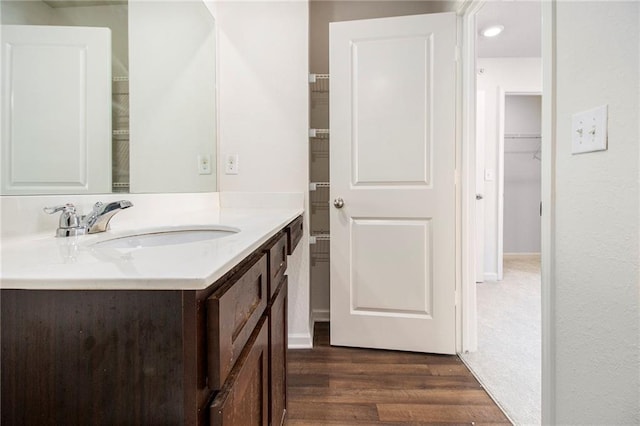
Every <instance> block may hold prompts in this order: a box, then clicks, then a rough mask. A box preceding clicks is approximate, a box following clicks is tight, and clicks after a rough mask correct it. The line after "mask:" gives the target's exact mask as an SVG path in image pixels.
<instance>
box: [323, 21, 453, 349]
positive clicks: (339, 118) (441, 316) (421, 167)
mask: <svg viewBox="0 0 640 426" xmlns="http://www.w3.org/2000/svg"><path fill="white" fill-rule="evenodd" d="M330 39H331V40H330V74H331V97H330V123H331V124H330V127H331V137H330V140H331V142H330V144H331V145H330V152H331V153H330V155H331V197H332V200H333V199H338V198H341V199H342V200H343V201H344V205H343V207H341V208H337V207H336V208H334V207H331V216H330V219H331V344H332V345H341V346H358V347H368V348H383V349H398V350H407V351H419V352H434V353H447V354H453V353H455V277H456V265H455V247H456V245H455V238H456V234H455V231H456V229H455V216H456V209H455V136H456V133H455V113H456V110H455V94H456V63H455V56H456V55H455V44H456V17H455V15H454V14H452V13H446V14H431V15H417V16H405V17H398V18H383V19H371V20H362V21H351V22H339V23H332V24H331V25H330ZM337 204H338V206H339V205H340V203H337Z"/></svg>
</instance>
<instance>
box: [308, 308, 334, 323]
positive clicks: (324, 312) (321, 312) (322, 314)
mask: <svg viewBox="0 0 640 426" xmlns="http://www.w3.org/2000/svg"><path fill="white" fill-rule="evenodd" d="M330 319H331V316H330V314H329V310H328V309H314V310H313V311H312V312H311V322H312V323H313V324H315V323H317V322H329V320H330Z"/></svg>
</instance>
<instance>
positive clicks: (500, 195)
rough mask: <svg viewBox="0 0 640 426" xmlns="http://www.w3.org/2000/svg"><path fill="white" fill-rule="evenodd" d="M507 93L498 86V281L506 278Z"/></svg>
mask: <svg viewBox="0 0 640 426" xmlns="http://www.w3.org/2000/svg"><path fill="white" fill-rule="evenodd" d="M505 96H506V93H505V91H504V89H503V88H502V87H501V86H498V98H497V101H498V102H497V104H498V105H497V106H498V114H497V116H498V120H497V121H498V129H497V132H496V134H497V135H498V149H497V151H498V161H497V163H496V164H497V166H498V170H496V175H497V176H496V179H497V180H498V193H497V196H496V198H497V200H496V201H497V202H498V222H497V225H498V241H497V242H496V243H497V244H496V248H497V255H496V261H497V270H498V280H502V277H503V276H504V271H503V269H504V262H503V256H504V98H505Z"/></svg>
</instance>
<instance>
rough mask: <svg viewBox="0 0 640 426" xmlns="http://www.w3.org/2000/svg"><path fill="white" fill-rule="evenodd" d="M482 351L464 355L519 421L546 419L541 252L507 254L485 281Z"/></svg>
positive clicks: (481, 296)
mask: <svg viewBox="0 0 640 426" xmlns="http://www.w3.org/2000/svg"><path fill="white" fill-rule="evenodd" d="M477 294H478V352H473V353H467V354H463V355H462V359H463V360H464V362H465V363H466V364H467V365H468V366H469V368H470V369H471V370H472V371H473V373H474V374H475V375H476V377H477V378H478V380H480V382H481V383H482V384H483V385H484V386H485V388H486V389H487V391H488V392H489V393H490V394H491V396H492V397H493V398H494V399H495V400H496V401H497V402H498V404H499V405H500V406H501V407H502V408H503V409H504V411H505V412H506V413H507V415H508V416H509V417H510V418H511V420H513V422H514V423H515V424H517V425H539V424H540V421H541V420H540V418H541V416H540V383H541V368H540V362H541V355H540V344H541V337H540V323H541V317H540V256H538V255H533V256H532V255H506V256H505V258H504V279H503V280H502V281H486V282H484V283H479V284H478V287H477Z"/></svg>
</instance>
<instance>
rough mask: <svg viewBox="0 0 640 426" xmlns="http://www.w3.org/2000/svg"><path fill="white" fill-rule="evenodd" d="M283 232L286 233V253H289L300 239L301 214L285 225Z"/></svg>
mask: <svg viewBox="0 0 640 426" xmlns="http://www.w3.org/2000/svg"><path fill="white" fill-rule="evenodd" d="M285 232H286V233H287V254H289V255H291V254H292V253H293V251H294V250H295V249H296V246H297V245H298V243H299V242H300V240H301V239H302V233H303V232H304V224H303V222H302V216H298V218H297V219H295V220H294V221H293V222H291V223H290V224H289V225H287V227H286V229H285Z"/></svg>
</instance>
